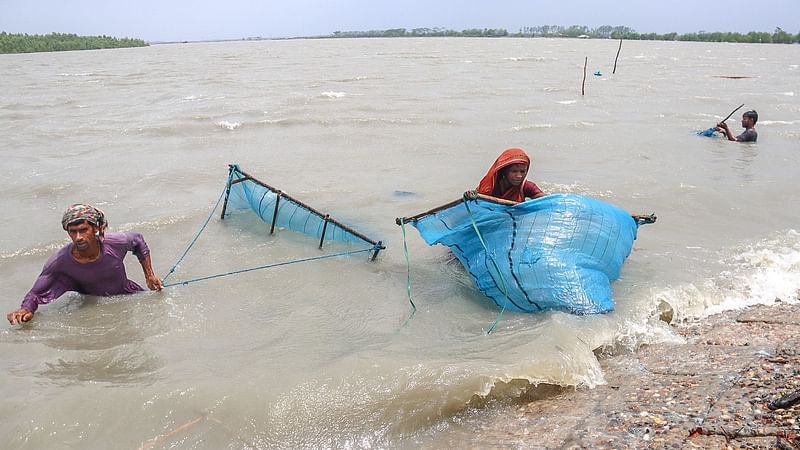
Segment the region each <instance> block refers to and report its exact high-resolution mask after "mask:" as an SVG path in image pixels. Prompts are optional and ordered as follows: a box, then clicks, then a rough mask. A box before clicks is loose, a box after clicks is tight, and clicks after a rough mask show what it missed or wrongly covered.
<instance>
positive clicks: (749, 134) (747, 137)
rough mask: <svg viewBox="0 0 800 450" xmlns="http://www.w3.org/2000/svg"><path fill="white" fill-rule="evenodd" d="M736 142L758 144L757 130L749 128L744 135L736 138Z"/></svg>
mask: <svg viewBox="0 0 800 450" xmlns="http://www.w3.org/2000/svg"><path fill="white" fill-rule="evenodd" d="M736 140H737V141H739V142H756V141H757V140H758V132H757V131H756V130H755V128H748V129H747V130H745V131H744V133H742V134H740V135H739V136H736Z"/></svg>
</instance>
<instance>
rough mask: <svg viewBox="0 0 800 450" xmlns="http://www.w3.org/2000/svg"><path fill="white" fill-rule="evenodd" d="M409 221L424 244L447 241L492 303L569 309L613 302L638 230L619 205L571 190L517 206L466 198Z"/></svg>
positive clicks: (601, 307) (602, 308) (595, 308)
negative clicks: (613, 288) (613, 285)
mask: <svg viewBox="0 0 800 450" xmlns="http://www.w3.org/2000/svg"><path fill="white" fill-rule="evenodd" d="M473 221H474V224H475V226H477V229H478V230H479V232H480V238H482V239H483V241H484V242H485V246H486V248H484V245H483V244H482V243H481V239H480V238H479V234H478V233H476V231H475V229H474V227H473ZM411 223H412V224H413V225H414V227H416V228H417V230H418V231H419V233H420V234H421V235H422V238H423V239H424V240H425V242H427V243H428V244H429V245H433V244H444V245H446V246H448V247H450V249H451V250H452V252H453V253H454V254H455V255H456V257H457V258H458V259H459V261H461V263H462V264H463V265H464V267H465V268H466V269H467V272H469V274H470V275H471V276H472V278H473V280H474V282H475V285H476V286H477V287H478V289H479V290H480V291H481V292H483V293H484V294H485V295H486V296H487V297H489V298H490V299H491V300H492V301H494V302H495V303H496V304H497V305H498V306H500V307H505V308H506V309H509V310H512V311H522V312H538V311H543V310H550V309H554V310H562V311H567V312H570V313H574V314H591V313H603V312H608V311H611V310H613V309H614V301H613V299H612V295H611V281H613V280H616V279H617V278H619V275H620V269H621V267H622V264H623V263H624V262H625V259H626V258H627V257H628V255H629V254H630V252H631V249H632V247H633V241H634V240H635V239H636V232H637V230H638V224H637V222H636V221H635V220H634V219H633V218H632V217H631V215H630V214H629V213H627V212H625V211H624V210H622V209H621V208H618V207H616V206H614V205H611V204H608V203H605V202H602V201H600V200H597V199H593V198H590V197H586V196H582V195H575V194H554V195H548V196H546V197H542V198H539V199H536V200H529V201H526V202H523V203H520V204H517V205H504V204H499V203H495V202H492V201H487V200H484V199H476V200H468V201H467V203H466V204H465V202H459V203H456V204H454V205H452V206H450V207H449V208H446V209H443V210H440V211H437V212H435V213H433V214H430V215H427V216H424V217H422V218H420V219H418V220H415V221H412V222H411ZM487 250H488V251H487ZM498 269H499V272H498Z"/></svg>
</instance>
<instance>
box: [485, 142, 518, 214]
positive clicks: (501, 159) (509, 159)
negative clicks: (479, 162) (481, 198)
mask: <svg viewBox="0 0 800 450" xmlns="http://www.w3.org/2000/svg"><path fill="white" fill-rule="evenodd" d="M512 164H525V165H526V166H528V167H530V165H531V159H530V158H529V157H528V154H527V153H525V151H524V150H522V149H521V148H516V147H514V148H508V149H506V150H505V151H503V153H501V154H500V156H498V157H497V159H496V160H495V161H494V164H492V167H491V168H489V171H488V172H487V173H486V175H485V176H484V177H483V179H481V182H480V183H479V184H478V193H479V194H483V195H495V194H494V189H495V186H497V181H498V180H497V175H498V174H499V173H500V170H501V169H503V168H504V167H508V166H510V165H512ZM524 185H525V183H524V182H523V183H522V184H520V185H519V186H511V187H510V188H509V189H508V190H507V191H505V192H501V193H500V198H504V199H507V200H512V201H515V202H524V201H525V194H524V193H523V191H522V187H523V186H524Z"/></svg>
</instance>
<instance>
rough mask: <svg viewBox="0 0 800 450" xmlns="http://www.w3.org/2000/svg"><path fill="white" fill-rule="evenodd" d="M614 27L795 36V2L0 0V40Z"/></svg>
mask: <svg viewBox="0 0 800 450" xmlns="http://www.w3.org/2000/svg"><path fill="white" fill-rule="evenodd" d="M539 25H563V26H570V25H586V26H588V27H590V28H596V27H598V26H601V25H612V26H617V25H623V26H627V27H630V28H633V29H634V30H636V31H639V32H656V33H667V32H672V31H675V32H678V33H687V32H696V31H738V32H743V33H744V32H748V31H768V32H773V31H774V30H775V28H776V27H781V28H783V29H784V30H785V31H787V32H789V33H792V34H797V33H800V0H725V1H708V0H666V1H653V0H610V1H605V2H601V1H597V0H550V1H544V0H483V1H479V0H461V1H457V0H395V1H388V0H387V1H384V0H282V1H273V0H261V1H258V0H0V31H6V32H9V33H28V34H46V33H50V32H62V33H76V34H80V35H103V34H104V35H108V36H115V37H132V38H140V39H144V40H146V41H184V40H203V39H236V38H242V37H255V36H261V37H295V36H319V35H324V34H331V33H333V32H334V31H364V30H383V29H388V28H407V29H412V28H422V27H428V28H433V27H442V28H448V29H453V30H463V29H466V28H505V29H507V30H508V31H509V32H517V31H519V30H520V28H522V27H525V26H539Z"/></svg>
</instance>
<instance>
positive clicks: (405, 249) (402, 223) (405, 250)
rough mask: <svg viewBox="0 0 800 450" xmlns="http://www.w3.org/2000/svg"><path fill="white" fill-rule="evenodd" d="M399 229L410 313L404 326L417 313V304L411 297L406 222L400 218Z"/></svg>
mask: <svg viewBox="0 0 800 450" xmlns="http://www.w3.org/2000/svg"><path fill="white" fill-rule="evenodd" d="M400 229H401V230H403V254H405V256H406V271H407V274H408V275H407V277H406V293H407V294H408V302H409V303H411V315H410V316H408V319H406V320H405V322H403V325H401V326H400V327H401V328H402V327H404V326H406V324H407V323H408V321H409V320H411V318H412V317H414V314H416V313H417V305H415V304H414V300H412V299H411V261H410V259H409V257H408V243H407V242H406V222H405V221H404V220H403V219H402V218H401V219H400Z"/></svg>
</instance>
